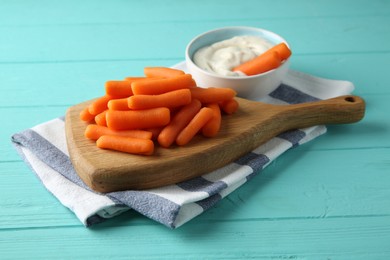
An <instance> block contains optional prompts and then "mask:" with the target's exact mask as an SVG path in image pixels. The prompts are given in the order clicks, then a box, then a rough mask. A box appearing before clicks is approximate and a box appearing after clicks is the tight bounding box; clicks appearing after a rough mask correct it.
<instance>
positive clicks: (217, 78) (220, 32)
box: [185, 27, 290, 100]
mask: <svg viewBox="0 0 390 260" xmlns="http://www.w3.org/2000/svg"><path fill="white" fill-rule="evenodd" d="M280 43H285V44H286V45H287V46H288V43H287V42H286V40H284V39H283V38H282V37H281V36H279V35H277V34H275V33H273V32H270V31H267V30H264V29H260V28H252V27H225V28H220V29H215V30H212V31H208V32H205V33H203V34H201V35H199V36H197V37H195V38H194V39H193V40H192V41H191V42H190V43H189V44H188V45H187V48H186V53H185V57H186V65H187V69H188V71H189V72H190V73H191V74H192V76H193V78H194V79H195V81H196V82H197V84H198V86H200V87H206V88H207V87H227V88H232V89H234V90H235V91H236V92H237V94H238V96H240V97H243V98H247V99H253V100H257V99H259V98H261V97H264V96H266V95H268V94H269V93H271V92H272V91H273V90H275V89H276V88H277V87H278V86H279V85H280V84H281V82H282V80H283V78H284V76H285V75H286V73H287V71H288V67H289V63H290V59H289V58H288V59H286V60H284V61H283V62H282V63H281V64H280V65H279V66H278V67H277V68H275V69H271V70H269V71H267V72H264V73H260V74H256V75H252V76H247V75H245V74H244V73H241V72H239V71H238V72H235V71H233V68H234V67H236V66H237V65H239V64H240V63H243V62H246V61H248V60H251V59H253V58H254V57H256V56H257V55H259V54H261V53H262V52H264V51H266V50H268V49H269V48H271V47H273V46H275V45H277V44H280ZM288 47H289V46H288Z"/></svg>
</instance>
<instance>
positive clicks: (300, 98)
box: [12, 63, 354, 228]
mask: <svg viewBox="0 0 390 260" xmlns="http://www.w3.org/2000/svg"><path fill="white" fill-rule="evenodd" d="M174 67H175V68H178V69H182V70H184V71H186V67H185V63H180V64H177V65H176V66H174ZM353 89H354V86H353V84H352V83H351V82H348V81H339V80H328V79H321V78H317V77H313V76H310V75H307V74H303V73H300V72H296V71H292V70H290V71H289V72H288V75H287V76H286V78H285V80H284V81H283V83H282V84H281V85H280V86H279V87H278V88H277V89H276V90H275V91H273V92H272V93H271V94H270V95H269V96H267V97H264V98H263V99H261V100H259V101H262V102H266V103H273V104H293V103H302V102H309V101H315V100H319V99H328V98H332V97H336V96H340V95H345V94H350V93H351V92H352V90H353ZM64 126H65V122H64V117H60V118H55V119H53V120H51V121H48V122H45V123H43V124H40V125H37V126H34V127H32V128H30V129H27V130H24V131H22V132H20V133H16V134H14V135H13V136H12V141H13V143H14V145H15V147H16V149H17V151H18V152H19V154H20V156H21V157H22V158H23V159H24V161H25V162H26V163H27V164H28V165H29V166H30V168H31V169H32V171H33V172H34V173H35V174H36V175H37V177H38V178H39V179H40V180H41V182H42V184H43V185H44V186H45V187H46V188H47V190H49V191H50V192H51V193H52V194H53V195H54V196H55V197H56V198H57V199H58V200H59V201H60V202H61V203H62V204H63V205H64V206H66V207H68V208H69V209H70V210H71V211H73V212H74V214H75V215H76V216H77V218H78V219H79V220H80V221H81V222H82V223H83V224H84V225H85V226H91V225H94V224H97V223H100V222H102V221H104V220H106V219H109V218H112V217H115V216H117V215H119V214H121V213H123V212H125V211H127V210H130V209H133V210H136V211H138V212H140V213H141V214H143V215H145V216H146V217H149V218H151V219H153V220H155V221H157V222H160V223H162V224H164V225H166V226H167V227H169V228H177V227H179V226H181V225H183V224H184V223H186V222H188V221H189V220H191V219H193V218H194V217H196V216H198V215H199V214H201V213H203V212H204V211H206V210H207V209H209V208H210V207H212V206H213V205H215V204H216V203H217V202H218V201H220V200H221V199H223V198H224V197H226V196H227V195H229V194H230V193H231V192H233V191H234V190H236V189H237V188H239V187H240V186H241V185H243V184H244V183H246V182H247V181H249V180H251V179H252V178H253V177H254V176H255V175H256V174H258V173H260V172H261V170H262V169H264V168H265V167H266V166H267V165H269V164H270V163H271V162H272V161H273V160H275V159H276V158H277V157H278V156H280V155H281V154H282V153H283V152H285V151H286V150H288V149H290V148H293V147H296V146H298V145H301V144H304V143H306V142H308V141H311V140H313V139H314V138H316V137H318V136H319V135H321V134H324V133H325V132H326V127H325V126H314V127H309V128H305V129H299V130H292V131H288V132H285V133H282V134H280V135H279V136H277V137H275V138H273V139H271V140H269V141H268V142H267V143H265V144H263V145H261V146H260V147H258V148H257V149H255V150H253V151H252V152H250V153H248V154H246V155H245V156H243V157H242V158H240V159H238V160H237V161H235V162H233V163H230V164H228V165H226V166H224V167H222V168H220V169H218V170H215V171H213V172H210V173H208V174H205V175H203V176H201V177H197V178H194V179H192V180H189V181H185V182H182V183H178V184H175V185H169V186H165V187H161V188H156V189H149V190H142V191H134V190H128V191H120V192H111V193H107V194H101V193H96V192H94V191H92V190H91V189H90V188H89V187H88V186H86V185H85V184H84V183H83V182H82V180H81V179H80V178H79V177H78V175H77V173H76V172H75V170H74V168H73V166H72V163H71V161H70V159H69V153H68V150H67V147H66V137H65V130H64Z"/></svg>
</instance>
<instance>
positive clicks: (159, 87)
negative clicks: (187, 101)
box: [131, 74, 196, 95]
mask: <svg viewBox="0 0 390 260" xmlns="http://www.w3.org/2000/svg"><path fill="white" fill-rule="evenodd" d="M195 86H196V83H195V81H194V80H193V79H192V76H191V75H190V74H184V75H179V76H176V77H172V78H164V79H154V78H151V79H150V80H138V81H135V82H133V83H132V84H131V88H132V90H133V93H134V95H158V94H163V93H166V92H170V91H173V90H178V89H184V88H192V87H195Z"/></svg>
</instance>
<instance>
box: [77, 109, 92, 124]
mask: <svg viewBox="0 0 390 260" xmlns="http://www.w3.org/2000/svg"><path fill="white" fill-rule="evenodd" d="M94 118H95V116H94V115H92V114H91V113H89V108H88V107H86V108H84V109H83V110H82V111H81V112H80V119H81V120H83V121H85V122H91V121H93V119H94Z"/></svg>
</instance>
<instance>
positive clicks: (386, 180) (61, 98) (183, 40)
mask: <svg viewBox="0 0 390 260" xmlns="http://www.w3.org/2000/svg"><path fill="white" fill-rule="evenodd" d="M231 25H242V26H254V27H261V28H265V29H268V30H271V31H275V32H277V33H278V34H281V35H282V36H284V37H285V38H286V39H287V41H288V42H289V43H290V45H291V46H292V49H293V52H294V54H293V57H292V64H291V67H292V68H293V69H295V70H299V71H302V72H306V73H310V74H313V75H316V76H320V77H325V78H331V79H344V80H349V81H352V82H353V83H354V84H355V87H356V89H355V91H354V94H356V95H359V96H362V97H363V98H364V99H365V100H366V102H367V111H366V116H365V118H364V120H363V121H361V122H359V123H357V124H352V125H339V126H330V127H329V128H328V132H327V133H326V134H325V135H323V136H321V137H319V138H318V139H316V140H314V141H313V142H310V143H308V144H305V145H303V146H301V147H298V148H296V149H293V150H290V151H288V152H287V153H285V154H283V155H282V156H281V157H279V158H278V159H277V160H276V161H274V162H273V163H272V164H271V165H269V166H268V167H267V168H266V169H265V170H264V171H263V172H262V173H261V174H259V175H258V176H257V177H256V178H254V179H253V180H252V181H251V182H249V183H247V184H245V185H244V186H243V187H241V188H239V189H238V190H237V191H235V192H233V193H232V194H231V195H229V196H228V197H227V198H225V199H224V200H222V201H221V202H220V203H218V204H217V205H216V206H215V207H213V208H212V209H209V210H208V211H207V212H205V213H204V214H202V215H201V216H199V217H197V218H195V219H193V220H192V221H190V222H189V223H187V224H185V225H184V226H182V227H180V228H178V229H176V230H171V229H168V228H166V227H165V226H163V225H161V224H158V223H156V222H154V221H152V220H150V219H148V218H146V217H144V216H142V215H140V214H138V213H136V212H134V211H129V212H127V213H124V214H122V215H121V216H119V217H116V218H114V219H112V220H109V221H106V222H105V223H102V224H99V225H98V226H96V227H93V228H85V227H84V226H83V225H82V224H81V223H80V222H79V220H78V219H77V218H76V217H75V216H74V214H73V213H72V212H71V211H70V210H68V209H67V208H65V207H63V206H62V205H61V204H60V203H59V202H58V201H57V200H56V199H55V198H54V197H53V196H52V195H51V194H50V193H49V192H48V191H47V190H46V189H45V188H44V187H43V186H42V185H41V184H40V182H39V180H38V179H37V178H36V177H35V175H34V174H32V172H31V171H30V169H29V168H28V167H27V166H26V165H25V163H24V162H23V161H22V160H21V159H20V158H19V156H18V155H17V153H16V152H15V150H14V149H13V147H12V145H11V141H10V136H11V135H12V134H13V133H15V132H18V131H21V130H24V129H26V128H29V127H32V126H34V125H36V124H39V123H42V122H45V121H47V120H50V119H52V118H54V117H58V116H61V115H63V114H64V113H65V111H66V109H67V108H68V107H69V106H72V105H74V104H77V103H79V102H82V101H84V100H88V99H91V98H93V97H96V96H99V95H100V94H101V89H102V86H103V84H104V82H105V81H106V80H109V79H121V78H123V77H124V76H130V75H141V74H142V71H143V67H144V66H172V65H174V64H176V63H178V62H181V61H182V60H184V50H185V46H186V44H187V43H188V42H189V41H190V40H191V39H192V38H193V37H195V36H196V35H198V34H200V33H202V32H205V31H208V30H211V29H214V28H218V27H223V26H231ZM0 35H1V37H0V88H1V90H2V91H1V95H0V115H1V118H2V127H1V128H0V138H1V142H0V143H1V146H0V153H1V158H0V178H1V180H0V209H1V210H0V251H1V255H2V259H14V258H18V257H20V258H37V259H42V258H49V259H52V258H56V257H62V258H76V259H85V258H93V259H96V258H113V259H119V258H126V259H128V258H135V259H140V258H148V259H150V258H152V259H183V258H185V259H200V258H213V259H214V258H223V259H247V258H261V259H270V258H272V259H274V258H277V259H278V258H283V259H285V258H294V259H296V258H297V259H302V258H305V259H306V258H307V259H346V258H353V259H389V258H390V203H389V201H390V171H389V170H390V135H389V133H390V132H389V130H390V120H389V115H388V113H389V111H390V102H389V101H388V100H387V98H389V99H390V88H389V86H388V83H386V78H387V77H388V76H389V68H390V44H389V42H390V1H380V0H372V1H363V0H356V1H346V0H322V1H308V0H307V1H305V0H300V1H281V0H264V1H258V0H250V1H230V0H224V1H210V0H197V1H174V0H164V1H151V0H142V1H120V0H114V1H92V0H86V1H76V0H68V1H50V0H43V1H32V0H31V1H28V0H26V1H22V0H20V1H1V2H0Z"/></svg>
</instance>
